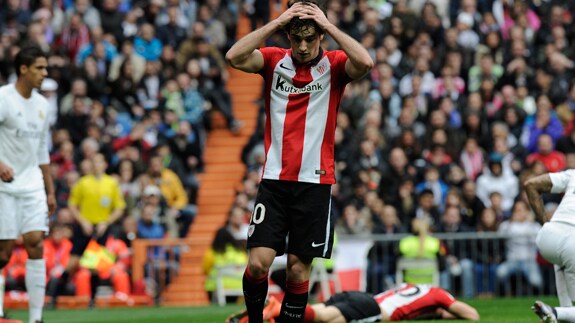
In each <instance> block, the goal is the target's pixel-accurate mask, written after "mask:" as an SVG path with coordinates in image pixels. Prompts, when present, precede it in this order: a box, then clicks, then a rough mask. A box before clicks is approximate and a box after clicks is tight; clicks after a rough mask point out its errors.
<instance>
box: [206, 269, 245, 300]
mask: <svg viewBox="0 0 575 323" xmlns="http://www.w3.org/2000/svg"><path fill="white" fill-rule="evenodd" d="M216 268H217V269H216V271H217V275H216V290H215V291H214V293H213V302H215V303H217V304H218V305H219V306H224V305H226V297H227V296H243V295H244V291H243V290H242V287H241V286H239V288H227V287H225V284H224V281H225V279H226V278H231V279H234V280H236V279H239V280H240V281H241V279H242V276H243V274H244V269H245V265H228V266H217V267H216Z"/></svg>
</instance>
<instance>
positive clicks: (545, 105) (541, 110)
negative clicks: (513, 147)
mask: <svg viewBox="0 0 575 323" xmlns="http://www.w3.org/2000/svg"><path fill="white" fill-rule="evenodd" d="M542 134H548V135H549V136H550V137H551V139H552V141H553V145H555V143H556V142H557V140H559V138H561V136H562V135H563V125H562V124H561V121H560V120H559V119H558V118H557V116H556V115H555V113H554V111H553V109H552V105H551V101H550V100H549V97H547V95H545V94H542V95H539V96H538V97H537V112H536V113H535V116H534V117H532V118H527V120H526V121H525V125H524V129H523V133H522V135H521V144H522V145H523V147H525V148H526V149H527V152H529V153H532V152H535V151H536V150H537V139H538V138H539V136H541V135H542Z"/></svg>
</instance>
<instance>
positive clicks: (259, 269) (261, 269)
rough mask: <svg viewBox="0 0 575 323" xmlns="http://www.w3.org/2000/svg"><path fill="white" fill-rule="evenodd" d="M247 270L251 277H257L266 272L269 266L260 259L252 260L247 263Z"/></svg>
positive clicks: (262, 275)
mask: <svg viewBox="0 0 575 323" xmlns="http://www.w3.org/2000/svg"><path fill="white" fill-rule="evenodd" d="M248 271H249V272H250V275H251V276H252V277H254V278H256V279H258V278H261V277H264V276H265V275H267V274H268V271H269V266H265V265H264V263H263V262H260V261H252V262H250V263H249V264H248Z"/></svg>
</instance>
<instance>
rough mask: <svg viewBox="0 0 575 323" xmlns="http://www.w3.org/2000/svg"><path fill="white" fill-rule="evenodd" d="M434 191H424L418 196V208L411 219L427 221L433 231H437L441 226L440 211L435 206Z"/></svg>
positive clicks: (427, 189) (426, 189)
mask: <svg viewBox="0 0 575 323" xmlns="http://www.w3.org/2000/svg"><path fill="white" fill-rule="evenodd" d="M433 195H434V193H433V191H432V190H431V189H429V188H425V189H423V190H422V191H421V192H419V194H418V195H417V204H416V205H417V206H416V207H415V210H414V212H413V214H411V216H410V217H409V219H410V221H411V219H420V220H426V221H427V224H428V225H429V227H430V228H431V229H432V231H435V230H436V229H437V227H438V226H439V216H440V214H439V210H438V209H437V207H435V206H434V204H433Z"/></svg>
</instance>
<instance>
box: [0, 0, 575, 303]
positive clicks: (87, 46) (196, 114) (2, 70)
mask: <svg viewBox="0 0 575 323" xmlns="http://www.w3.org/2000/svg"><path fill="white" fill-rule="evenodd" d="M270 5H271V4H270V3H269V1H258V0H246V1H243V2H240V1H232V0H224V1H221V0H206V1H189V0H133V1H130V0H103V1H93V2H91V1H90V0H75V1H72V0H0V8H3V9H2V10H1V11H0V37H1V39H0V84H6V83H8V82H13V81H14V79H15V73H14V70H13V68H14V66H13V64H12V60H13V57H14V55H15V53H16V52H17V50H18V49H19V48H21V47H23V46H26V45H37V46H40V47H41V48H42V49H44V50H45V51H47V52H49V61H48V62H49V77H50V79H47V80H45V82H44V84H43V86H42V89H41V92H42V93H43V94H44V95H45V96H47V97H48V99H49V101H50V103H51V113H50V115H49V116H48V118H49V119H50V120H51V125H52V129H51V139H52V140H51V142H50V152H51V162H52V169H53V176H54V179H55V180H56V184H57V186H56V187H57V199H58V210H57V214H56V215H54V216H53V218H52V219H51V227H52V228H53V230H52V234H51V237H50V239H51V241H54V242H53V244H54V245H55V246H58V247H60V246H61V245H62V244H61V241H62V240H66V239H70V240H72V241H73V237H72V230H70V229H69V228H70V224H71V223H72V222H73V221H74V217H73V216H72V215H71V210H70V206H69V200H70V199H69V198H70V194H71V192H73V191H74V187H75V185H76V183H78V180H79V179H80V178H82V177H85V176H90V174H93V171H94V170H93V167H94V159H97V158H98V157H97V156H99V155H100V154H101V155H103V156H104V158H105V161H106V164H107V170H106V171H107V173H108V174H111V175H112V176H113V177H115V178H116V179H117V180H118V182H119V184H120V188H121V192H122V198H123V200H124V202H125V204H126V207H125V210H124V212H123V214H122V217H121V219H119V220H118V221H117V222H116V223H114V224H113V225H112V226H111V228H110V229H111V232H112V237H113V238H110V239H111V242H110V243H111V244H113V243H116V242H117V243H116V244H117V245H119V246H120V247H116V248H113V249H114V250H117V252H118V255H119V256H118V259H119V261H118V262H117V264H116V265H117V266H115V267H114V268H116V270H111V268H108V271H109V272H103V273H100V274H99V275H100V276H101V278H104V279H105V278H109V277H110V275H111V272H113V273H117V272H120V274H119V276H117V277H120V278H116V279H113V285H114V287H115V289H116V291H120V292H124V291H129V290H130V289H129V287H128V288H127V289H126V285H125V284H124V281H125V279H126V278H125V277H127V276H126V275H127V274H129V260H126V259H125V258H124V257H123V256H121V255H120V254H125V253H126V251H125V250H129V247H130V243H131V241H133V239H135V238H137V237H138V238H162V237H165V236H166V235H169V236H171V237H184V236H186V234H187V232H188V229H189V226H190V225H192V222H193V219H194V217H195V216H196V214H197V210H196V207H195V199H196V195H197V191H198V190H199V189H201V186H200V183H199V182H198V180H197V177H196V176H195V175H196V174H198V173H199V172H202V171H203V163H204V161H203V149H204V142H205V138H206V136H209V130H210V127H211V124H210V120H211V118H210V111H212V109H217V110H219V111H220V112H221V113H222V114H223V115H224V117H225V119H226V121H227V125H228V127H229V129H230V131H232V132H234V133H235V132H237V131H238V130H239V129H240V127H241V123H240V122H239V121H238V120H236V118H235V117H234V113H233V111H234V108H235V107H233V106H232V100H231V96H230V94H229V93H228V92H227V91H226V89H225V85H226V81H227V79H228V77H229V75H228V73H227V70H226V65H225V61H224V59H223V53H225V51H226V50H227V49H228V48H229V46H230V45H231V44H233V43H234V41H235V39H236V26H237V21H238V18H239V16H240V15H242V14H247V15H249V16H250V17H251V18H253V24H254V26H257V24H258V23H259V20H261V19H263V20H264V22H265V21H266V19H268V18H267V17H269V15H270V10H273V9H276V8H272V7H271V6H270ZM326 14H327V17H328V18H329V19H330V20H331V21H332V22H334V23H335V24H337V25H338V26H339V27H340V28H341V29H343V30H345V31H346V32H347V33H349V34H350V35H352V36H353V37H355V38H356V39H358V40H359V41H361V43H362V45H363V46H364V47H365V48H367V49H368V50H369V52H370V54H371V55H372V58H373V60H374V62H376V68H374V70H373V72H372V73H371V75H369V76H368V77H366V78H364V79H362V80H360V81H357V82H354V83H352V84H350V85H348V87H347V89H346V92H345V95H344V99H343V101H342V105H341V107H340V109H339V112H338V117H337V118H338V126H337V129H336V150H335V156H336V161H337V162H336V171H337V177H338V183H337V184H336V185H334V186H333V190H332V195H333V198H332V203H333V205H332V210H333V216H334V221H336V231H337V232H338V234H341V235H346V234H351V235H355V236H361V237H363V238H365V239H369V236H370V235H371V234H391V233H406V232H410V231H414V232H415V233H419V232H416V231H417V230H413V228H412V227H411V223H412V220H413V219H424V220H425V221H426V223H428V225H429V230H430V232H431V234H433V233H449V232H476V231H477V232H482V231H493V232H497V231H498V230H499V231H504V232H507V233H509V232H512V233H513V234H515V235H518V236H520V235H521V233H531V232H533V231H535V230H537V228H538V227H539V224H538V223H536V222H535V221H534V219H533V216H532V214H531V212H530V210H529V208H528V207H527V204H525V201H526V199H525V196H524V194H523V192H522V190H521V185H520V183H522V182H523V181H524V180H525V179H526V178H529V177H530V176H533V175H538V174H542V173H544V172H546V171H560V170H563V169H567V168H575V132H574V131H573V128H574V125H575V82H573V81H572V79H573V72H574V67H575V62H574V61H573V60H572V58H573V57H574V54H575V43H573V41H572V39H575V23H574V21H573V18H574V17H573V15H574V14H575V3H573V2H571V1H560V0H533V1H519V0H515V1H513V0H458V1H441V0H430V1H407V0H396V1H367V0H356V1H346V0H331V1H328V2H327V4H326ZM269 45H277V46H281V47H288V45H287V44H286V39H285V37H284V35H282V34H278V35H276V36H274V37H272V38H270V39H269ZM334 45H335V44H334V42H333V41H331V40H330V39H329V37H325V38H324V40H323V43H322V46H323V47H324V48H326V49H335V48H334ZM255 90H256V91H260V89H255ZM260 110H261V112H262V113H260V117H259V120H258V121H259V122H258V127H257V129H256V130H255V132H254V134H253V135H252V137H251V138H250V140H249V142H248V143H247V144H246V146H245V147H244V150H243V152H242V160H243V161H244V162H245V164H246V166H247V171H246V174H245V178H244V180H243V181H242V183H241V185H240V187H239V188H238V192H237V195H236V199H235V202H234V204H233V205H232V206H231V207H230V210H231V211H230V218H233V221H230V222H231V223H233V225H226V226H224V227H223V228H222V229H223V230H228V228H232V227H233V228H234V229H233V232H230V233H231V236H232V237H235V239H236V240H238V237H239V238H240V240H241V236H242V234H243V236H244V237H245V234H244V233H238V230H246V228H245V227H246V226H245V223H244V225H241V224H239V223H237V221H236V220H237V219H238V216H237V215H238V213H241V211H243V212H244V214H247V215H249V214H250V213H251V211H252V209H253V201H254V199H255V194H256V192H257V187H258V183H259V180H260V176H261V168H262V166H263V163H264V161H265V151H264V149H263V122H264V120H263V108H262V109H260ZM546 202H547V204H546V206H547V207H548V210H549V212H552V210H553V207H554V203H556V202H557V200H554V199H553V198H552V197H551V198H546ZM245 221H247V218H246V219H245ZM95 223H97V222H95ZM229 230H232V229H229ZM244 232H245V231H244ZM216 237H219V238H223V239H229V238H230V234H228V235H226V234H218V235H216ZM217 240H218V239H216V241H214V246H217V247H216V248H215V249H218V250H219V251H218V250H213V253H212V255H213V254H217V253H218V252H222V253H223V252H225V251H226V250H228V249H229V248H226V247H223V246H222V241H217ZM65 244H66V245H68V243H65ZM122 244H123V245H122ZM233 244H234V246H238V247H237V248H241V246H242V244H241V243H237V244H236V243H233ZM224 245H225V244H224ZM63 248H67V250H68V252H69V249H70V246H69V245H68V246H67V247H66V246H64V247H63ZM237 248H236V249H237ZM46 249H47V250H51V248H46ZM396 249H397V250H399V248H395V247H392V248H391V249H389V250H387V249H386V251H385V252H383V253H378V252H377V250H375V249H374V250H373V252H372V253H370V254H384V255H387V256H389V255H393V254H394V253H395V252H396ZM454 249H455V247H453V246H452V247H451V248H450V247H449V246H444V247H443V248H441V250H440V256H441V257H442V258H443V259H445V266H450V264H451V265H453V264H456V263H460V264H461V265H463V264H464V263H465V262H464V261H459V260H464V258H465V256H466V255H465V254H464V253H465V250H461V251H458V253H455V252H454ZM46 252H49V251H46ZM234 252H235V251H234ZM487 253H488V252H487V251H485V250H484V253H482V262H481V263H479V262H477V260H475V261H473V262H472V263H471V264H469V263H468V265H469V266H472V269H474V271H475V272H476V273H477V272H479V270H488V271H490V272H492V273H493V275H497V277H499V278H500V279H505V277H507V275H510V274H512V273H513V270H514V269H516V268H520V266H521V264H528V265H523V267H522V268H531V269H532V270H530V271H529V273H528V274H527V277H528V278H527V280H528V282H529V283H530V284H532V285H533V286H535V287H537V288H540V287H541V286H542V284H543V282H542V279H543V278H542V277H541V273H540V267H542V266H543V262H542V260H541V259H540V258H538V257H537V252H536V249H535V244H534V236H533V239H523V240H515V241H511V240H510V241H508V243H507V244H506V250H505V251H503V252H502V253H501V254H502V255H503V257H500V258H498V259H493V258H491V257H489V256H488V255H487ZM216 258H217V257H214V259H216ZM384 258H385V257H384V256H382V257H376V260H374V261H376V262H378V264H384V263H385V262H386V261H388V260H389V259H384ZM483 258H484V259H483ZM54 259H55V263H54V264H52V265H53V267H52V268H51V269H50V270H49V273H50V275H51V277H52V275H54V276H55V277H57V276H58V275H59V274H60V273H61V271H62V268H64V267H66V263H65V262H66V261H67V260H65V257H64V258H54ZM222 259H225V257H222ZM16 262H17V261H16ZM392 262H393V261H392ZM518 266H519V267H518ZM391 267H393V265H391ZM11 268H12V269H11ZM13 268H14V267H10V266H9V267H8V268H7V269H6V271H5V274H6V275H7V276H10V275H11V273H12V272H14V276H15V277H17V270H13ZM11 270H12V271H11ZM209 270H210V269H209V268H206V271H207V272H209ZM110 271H111V272H110ZM392 272H393V269H392V268H388V269H386V270H385V272H384V273H383V274H390V273H392ZM81 273H82V271H78V272H77V273H76V275H77V276H78V277H76V278H75V281H81V280H82V279H84V280H83V281H86V279H85V278H82V277H81ZM122 273H124V274H122ZM383 274H382V275H383ZM122 277H124V278H122ZM472 279H473V278H472ZM16 280H17V279H16ZM88 281H89V279H88ZM77 284H79V283H77ZM85 284H88V283H85ZM85 284H84V285H82V286H85ZM479 285H480V284H477V285H476V287H480V286H479ZM368 288H372V290H373V291H377V289H380V286H371V285H369V284H368ZM78 290H82V288H78V286H77V287H76V292H78ZM482 291H483V290H481V289H479V288H478V290H476V291H472V292H482ZM486 291H487V292H493V287H489V289H488V290H486ZM472 292H470V293H472ZM86 293H89V292H86ZM466 296H470V294H468V295H466Z"/></svg>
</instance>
